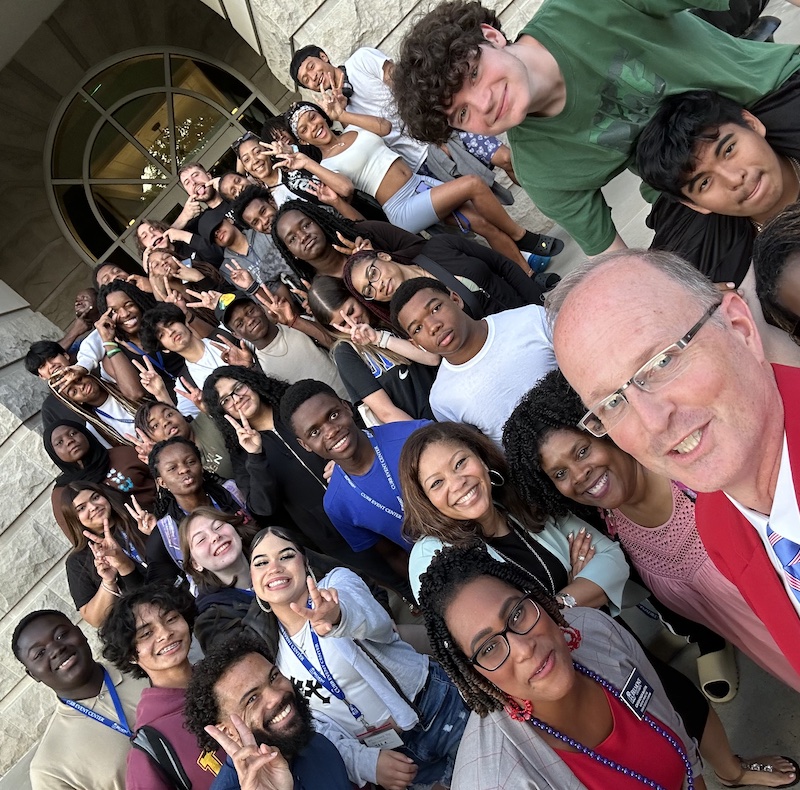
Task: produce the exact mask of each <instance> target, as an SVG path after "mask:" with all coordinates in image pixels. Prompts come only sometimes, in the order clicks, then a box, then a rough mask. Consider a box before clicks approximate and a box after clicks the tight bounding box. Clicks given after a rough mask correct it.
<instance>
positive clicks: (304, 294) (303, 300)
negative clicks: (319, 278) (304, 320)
mask: <svg viewBox="0 0 800 790" xmlns="http://www.w3.org/2000/svg"><path fill="white" fill-rule="evenodd" d="M300 282H301V283H302V284H303V286H304V287H305V290H303V288H296V287H295V286H294V285H289V286H287V287H288V289H289V290H290V291H291V292H292V293H293V294H294V295H295V296H296V297H297V298H298V299H299V300H300V305H301V307H302V308H303V312H304V313H308V315H311V308H310V307H309V306H308V289H309V288H311V283H310V282H309V281H308V280H305V279H302V280H300Z"/></svg>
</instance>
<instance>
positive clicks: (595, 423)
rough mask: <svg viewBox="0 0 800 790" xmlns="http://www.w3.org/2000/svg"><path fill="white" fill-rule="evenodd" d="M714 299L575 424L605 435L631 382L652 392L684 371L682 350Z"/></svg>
mask: <svg viewBox="0 0 800 790" xmlns="http://www.w3.org/2000/svg"><path fill="white" fill-rule="evenodd" d="M719 304H720V303H717V304H715V305H713V306H711V307H709V308H708V310H706V312H705V313H704V314H703V317H702V318H701V319H700V320H699V321H698V322H697V323H696V324H695V325H694V326H693V327H692V328H691V329H690V330H689V331H688V332H687V333H686V334H685V335H684V336H683V337H682V338H681V339H680V340H678V341H677V342H675V343H673V344H672V345H671V346H667V347H666V348H665V349H664V350H663V351H659V353H658V354H656V355H655V356H654V357H653V358H652V359H649V360H648V361H647V362H645V363H644V365H642V366H641V367H640V368H639V370H637V371H636V373H634V374H633V376H632V377H631V378H630V379H628V381H626V382H625V383H624V384H623V385H622V386H621V387H620V388H619V389H618V390H615V391H614V392H612V393H611V394H610V395H609V396H608V397H606V398H603V400H601V401H598V402H597V403H595V405H594V406H592V408H591V409H589V411H587V412H586V414H584V415H583V417H582V418H581V421H580V422H579V423H578V426H579V427H581V428H583V429H584V430H586V431H588V432H589V433H591V434H592V435H593V436H597V437H598V438H599V437H601V436H605V435H606V434H607V433H608V430H609V428H613V427H614V426H615V425H616V424H617V423H618V422H619V421H620V420H621V419H622V418H623V417H624V416H625V414H626V413H627V407H628V399H627V397H626V396H625V390H626V389H628V387H630V386H631V385H633V386H634V387H636V388H637V389H640V390H641V391H642V392H656V391H657V390H659V389H661V387H663V386H665V385H666V384H669V383H670V382H671V381H674V380H675V379H676V378H678V376H680V375H681V374H682V373H684V372H685V371H686V369H687V368H688V366H689V359H688V357H686V356H685V355H684V354H683V352H684V350H685V349H686V346H688V345H689V343H690V341H691V340H692V339H693V338H694V337H695V335H697V333H698V332H699V331H700V330H701V329H702V328H703V324H705V323H706V321H708V319H709V318H711V316H712V315H714V312H715V311H716V309H717V308H718V307H719Z"/></svg>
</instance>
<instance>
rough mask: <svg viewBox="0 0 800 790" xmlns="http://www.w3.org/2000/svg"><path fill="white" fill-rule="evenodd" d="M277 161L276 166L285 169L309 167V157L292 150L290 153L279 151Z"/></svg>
mask: <svg viewBox="0 0 800 790" xmlns="http://www.w3.org/2000/svg"><path fill="white" fill-rule="evenodd" d="M276 159H277V161H276V162H275V167H282V168H284V169H285V170H304V169H306V168H307V167H308V162H309V160H308V157H307V156H306V155H305V154H303V153H300V152H299V151H298V152H297V153H295V152H294V151H290V152H288V153H279V154H277V155H276Z"/></svg>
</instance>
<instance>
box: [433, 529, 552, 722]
mask: <svg viewBox="0 0 800 790" xmlns="http://www.w3.org/2000/svg"><path fill="white" fill-rule="evenodd" d="M482 576H491V577H493V578H495V579H499V580H500V581H502V582H505V583H506V584H508V585H509V586H510V587H514V588H516V589H517V590H519V591H520V593H522V594H529V595H530V596H531V598H533V599H534V601H535V602H536V604H537V605H538V606H539V608H540V609H541V610H542V613H544V614H547V615H548V616H549V617H551V618H552V619H553V620H555V622H556V624H557V625H561V626H565V625H566V624H567V623H566V621H565V620H564V618H563V616H562V615H561V611H560V610H559V608H558V604H557V603H556V601H555V598H552V597H550V596H546V595H545V594H544V593H543V592H542V590H541V589H540V588H539V586H538V585H536V584H532V583H531V578H530V576H528V575H527V574H526V573H525V572H524V571H523V570H521V569H520V568H518V567H517V566H516V565H514V564H513V563H510V562H498V561H497V560H495V559H493V558H492V557H490V556H489V553H488V552H487V551H486V547H485V546H484V545H483V544H482V543H472V544H468V545H466V546H448V547H447V548H444V549H442V550H441V551H439V552H437V553H436V554H435V555H434V557H433V559H432V560H431V563H430V565H429V566H428V570H427V571H425V573H423V574H422V576H421V577H420V581H421V583H422V586H421V587H420V598H421V599H422V600H424V601H425V606H424V607H423V610H422V611H423V614H424V616H425V628H426V630H427V632H428V639H429V640H430V643H431V649H432V651H433V657H434V658H435V659H436V660H437V661H438V662H439V664H441V666H442V669H444V671H445V672H446V673H447V674H448V676H449V677H450V680H452V681H453V683H455V684H456V686H457V687H458V690H459V691H460V692H461V696H462V697H463V698H464V702H466V703H467V707H468V708H469V709H470V710H474V711H475V712H476V713H477V714H478V715H479V716H481V717H483V716H486V715H488V714H489V713H491V712H492V711H495V710H502V709H503V707H505V705H506V703H507V696H506V694H505V693H504V692H502V691H501V690H500V689H499V688H498V687H497V686H495V684H494V683H492V682H491V681H490V680H488V679H487V678H485V677H484V676H483V675H481V674H480V672H478V671H477V670H476V669H475V667H474V666H473V665H472V664H471V663H470V661H469V658H468V657H467V656H466V655H465V654H464V651H463V650H461V648H460V647H458V645H457V644H456V641H455V639H454V638H453V635H452V634H451V633H450V629H449V628H448V627H447V623H446V622H445V612H446V611H447V608H448V607H449V606H450V604H451V603H452V602H453V599H454V598H455V597H456V596H457V595H458V594H459V592H461V590H462V589H463V588H464V586H465V585H467V584H469V583H470V582H472V581H474V580H476V579H479V578H481V577H482Z"/></svg>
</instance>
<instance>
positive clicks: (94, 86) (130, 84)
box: [83, 55, 164, 107]
mask: <svg viewBox="0 0 800 790" xmlns="http://www.w3.org/2000/svg"><path fill="white" fill-rule="evenodd" d="M163 85H164V56H163V55H141V56H140V57H138V58H129V59H128V60H123V61H122V62H121V63H115V64H114V65H113V66H110V67H109V68H107V69H106V70H105V71H103V72H101V73H100V74H98V75H97V76H96V77H94V79H91V80H89V82H87V83H86V84H85V85H84V86H83V89H84V90H85V91H86V92H87V93H88V94H89V95H90V96H91V97H92V98H93V99H94V100H95V101H96V102H98V103H99V104H100V105H102V106H103V107H111V105H112V104H114V103H115V102H118V101H119V100H120V99H121V98H122V97H123V96H127V95H128V94H129V93H133V92H134V91H140V90H143V89H144V88H157V87H163Z"/></svg>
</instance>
